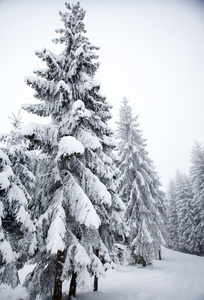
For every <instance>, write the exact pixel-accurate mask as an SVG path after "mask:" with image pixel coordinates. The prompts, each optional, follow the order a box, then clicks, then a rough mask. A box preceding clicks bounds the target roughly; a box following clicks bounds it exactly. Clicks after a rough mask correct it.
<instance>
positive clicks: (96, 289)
mask: <svg viewBox="0 0 204 300" xmlns="http://www.w3.org/2000/svg"><path fill="white" fill-rule="evenodd" d="M95 255H96V256H97V257H99V249H96V253H95ZM97 291H98V277H97V276H96V275H94V292H97Z"/></svg>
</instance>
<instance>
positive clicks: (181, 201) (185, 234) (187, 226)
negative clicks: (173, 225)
mask: <svg viewBox="0 0 204 300" xmlns="http://www.w3.org/2000/svg"><path fill="white" fill-rule="evenodd" d="M175 180H176V207H177V215H178V227H177V231H178V246H177V247H178V250H180V251H185V252H186V251H187V252H192V251H193V249H191V248H192V246H191V242H192V239H193V235H194V234H195V223H194V220H193V210H192V198H193V193H192V190H191V188H190V184H189V180H188V177H187V176H186V175H185V174H182V173H180V172H179V171H177V174H176V178H175Z"/></svg>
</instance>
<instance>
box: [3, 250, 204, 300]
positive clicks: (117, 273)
mask: <svg viewBox="0 0 204 300" xmlns="http://www.w3.org/2000/svg"><path fill="white" fill-rule="evenodd" d="M162 255H163V260H162V261H154V263H153V266H148V267H146V268H142V267H136V266H117V270H109V271H107V274H106V277H105V278H102V279H100V281H99V292H90V291H83V292H78V293H77V299H79V300H122V299H123V300H204V257H198V256H194V255H189V254H183V253H179V252H176V251H173V250H169V249H166V248H163V249H162ZM21 278H23V274H21ZM67 288H68V287H66V286H65V287H64V290H67ZM20 296H21V298H20ZM0 299H1V300H7V299H12V300H17V299H23V300H29V298H27V297H26V296H25V291H24V290H23V289H22V288H21V287H18V288H17V290H16V292H15V291H14V292H12V291H11V290H10V289H9V288H8V287H7V286H3V285H1V286H0ZM64 299H67V295H66V296H65V297H63V300H64Z"/></svg>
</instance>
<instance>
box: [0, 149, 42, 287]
mask: <svg viewBox="0 0 204 300" xmlns="http://www.w3.org/2000/svg"><path fill="white" fill-rule="evenodd" d="M28 202H29V194H28V193H27V190H26V188H25V186H24V185H23V184H22V182H21V181H20V180H19V178H18V177H17V176H15V174H14V172H13V170H12V165H11V162H10V160H9V158H8V156H7V155H6V153H5V152H3V151H2V150H0V262H1V269H2V270H1V272H2V276H1V278H0V280H1V282H3V283H7V284H9V285H11V286H12V288H15V287H16V286H17V285H18V284H19V278H18V270H19V269H20V268H21V267H22V266H23V263H25V262H26V261H27V259H28V257H30V256H32V255H33V254H34V252H35V249H36V242H37V241H36V232H35V226H34V223H33V221H32V219H31V215H30V212H29V209H28Z"/></svg>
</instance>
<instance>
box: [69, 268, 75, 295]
mask: <svg viewBox="0 0 204 300" xmlns="http://www.w3.org/2000/svg"><path fill="white" fill-rule="evenodd" d="M76 279H77V273H76V272H73V273H72V278H71V282H70V287H69V296H68V300H69V299H71V298H72V296H73V297H76V287H77V282H76Z"/></svg>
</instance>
